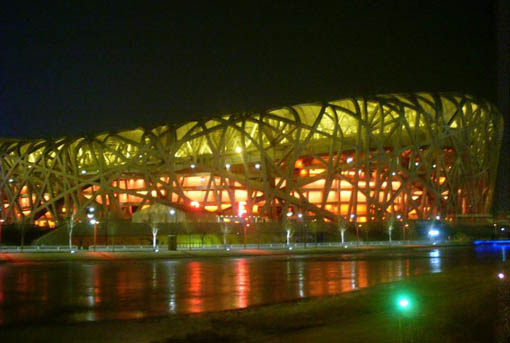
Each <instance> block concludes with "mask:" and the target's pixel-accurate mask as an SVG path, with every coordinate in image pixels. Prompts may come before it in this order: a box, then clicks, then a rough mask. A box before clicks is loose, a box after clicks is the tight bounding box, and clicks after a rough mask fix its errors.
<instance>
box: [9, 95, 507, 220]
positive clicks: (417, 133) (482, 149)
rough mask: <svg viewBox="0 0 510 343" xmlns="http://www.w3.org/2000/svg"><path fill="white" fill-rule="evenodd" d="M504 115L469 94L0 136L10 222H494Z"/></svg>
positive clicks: (336, 103)
mask: <svg viewBox="0 0 510 343" xmlns="http://www.w3.org/2000/svg"><path fill="white" fill-rule="evenodd" d="M502 128H503V119H502V116H501V115H500V114H499V113H498V111H497V109H496V108H495V107H494V106H493V105H492V104H490V103H488V102H486V101H483V100H480V99H477V98H474V97H472V96H468V95H459V94H433V93H416V94H401V95H400V94H390V95H378V96H370V97H359V98H348V99H342V100H338V101H332V102H329V103H314V104H306V105H297V106H292V107H283V108H277V109H272V110H268V111H265V112H262V113H243V114H233V115H224V116H219V117H213V118H210V119H207V120H201V121H191V122H188V123H185V124H181V125H166V126H160V127H156V128H153V129H141V128H139V129H135V130H130V131H121V132H108V133H102V134H98V135H95V136H91V137H64V138H60V139H35V140H15V139H2V140H1V141H0V142H1V143H0V144H1V147H0V152H1V156H0V161H1V168H2V169H1V172H2V179H1V184H0V190H1V194H0V197H1V199H0V200H1V202H2V211H1V218H2V219H3V220H4V221H5V222H7V223H35V224H37V225H40V226H50V227H53V226H55V225H57V224H58V223H60V222H62V221H63V220H66V218H68V217H69V214H70V213H76V214H77V216H78V217H82V218H84V215H85V212H86V209H87V207H89V206H91V205H93V206H96V208H98V209H99V215H100V216H101V217H105V216H108V217H109V218H112V217H114V218H124V219H126V218H130V217H131V216H132V214H133V212H134V211H135V210H137V209H138V208H143V207H147V206H150V205H151V204H154V203H161V204H165V205H169V206H173V207H176V208H179V209H181V210H184V211H196V212H212V213H216V214H223V215H227V216H230V215H243V214H246V215H248V216H257V217H259V218H262V219H264V220H279V219H281V218H282V217H287V216H290V217H291V218H292V217H296V216H297V215H298V214H300V213H301V214H303V215H304V216H306V217H307V218H319V219H323V220H327V221H337V220H338V219H340V218H345V219H346V220H352V221H356V222H370V221H381V220H384V219H385V218H386V217H387V216H388V215H389V214H390V213H393V214H397V213H398V214H400V216H402V217H403V218H407V219H421V218H431V217H432V216H437V215H440V216H441V217H442V218H448V219H452V218H455V217H456V216H457V215H459V214H486V213H488V211H489V209H490V206H491V202H492V199H493V192H494V186H495V177H496V170H497V163H498V155H499V148H500V145H501V139H502Z"/></svg>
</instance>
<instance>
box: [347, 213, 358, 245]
mask: <svg viewBox="0 0 510 343" xmlns="http://www.w3.org/2000/svg"><path fill="white" fill-rule="evenodd" d="M349 217H350V218H351V223H352V221H353V220H354V218H356V215H355V214H354V213H351V215H350V216H349ZM354 226H355V227H356V239H357V240H358V245H359V228H358V225H356V224H354Z"/></svg>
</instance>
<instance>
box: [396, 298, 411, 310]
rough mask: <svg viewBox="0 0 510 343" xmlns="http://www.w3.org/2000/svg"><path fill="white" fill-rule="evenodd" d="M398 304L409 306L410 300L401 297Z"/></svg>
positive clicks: (404, 306) (403, 306) (402, 306)
mask: <svg viewBox="0 0 510 343" xmlns="http://www.w3.org/2000/svg"><path fill="white" fill-rule="evenodd" d="M398 306H400V307H401V308H407V307H408V306H409V300H407V299H406V298H403V299H400V300H399V301H398Z"/></svg>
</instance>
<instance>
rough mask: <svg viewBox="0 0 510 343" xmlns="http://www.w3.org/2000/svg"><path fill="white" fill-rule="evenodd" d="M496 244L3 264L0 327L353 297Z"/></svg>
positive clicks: (499, 252) (497, 257)
mask: <svg viewBox="0 0 510 343" xmlns="http://www.w3.org/2000/svg"><path fill="white" fill-rule="evenodd" d="M504 259H506V250H503V249H502V248H500V247H492V246H490V247H477V248H471V247H466V248H440V249H420V250H415V251H410V252H400V253H392V254H390V255H388V254H387V253H386V254H383V253H381V252H374V253H370V254H367V253H363V254H343V255H320V256H265V257H242V258H207V259H194V260H192V259H182V260H143V261H111V260H109V261H98V262H44V263H22V262H21V263H5V264H0V325H6V324H15V323H26V322H46V321H48V322H62V321H65V322H72V321H95V320H105V319H133V318H143V317H150V316H161V315H168V314H185V313H200V312H205V311H221V310H227V309H238V308H244V307H247V306H253V305H260V304H268V303H277V302H284V301H289V300H294V299H299V298H306V297H320V296H327V295H333V294H338V293H342V292H351V291H353V290H357V289H361V288H366V287H371V286H373V285H376V284H378V283H383V282H390V281H396V280H401V279H403V278H407V277H410V276H413V275H418V274H422V273H437V272H447V271H448V270H451V269H452V268H458V267H462V266H463V265H466V264H471V263H501V261H502V260H504Z"/></svg>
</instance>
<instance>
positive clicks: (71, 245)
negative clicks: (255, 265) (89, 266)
mask: <svg viewBox="0 0 510 343" xmlns="http://www.w3.org/2000/svg"><path fill="white" fill-rule="evenodd" d="M73 227H74V213H73V214H72V215H71V219H70V221H69V252H70V253H71V254H73V253H74V250H73Z"/></svg>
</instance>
